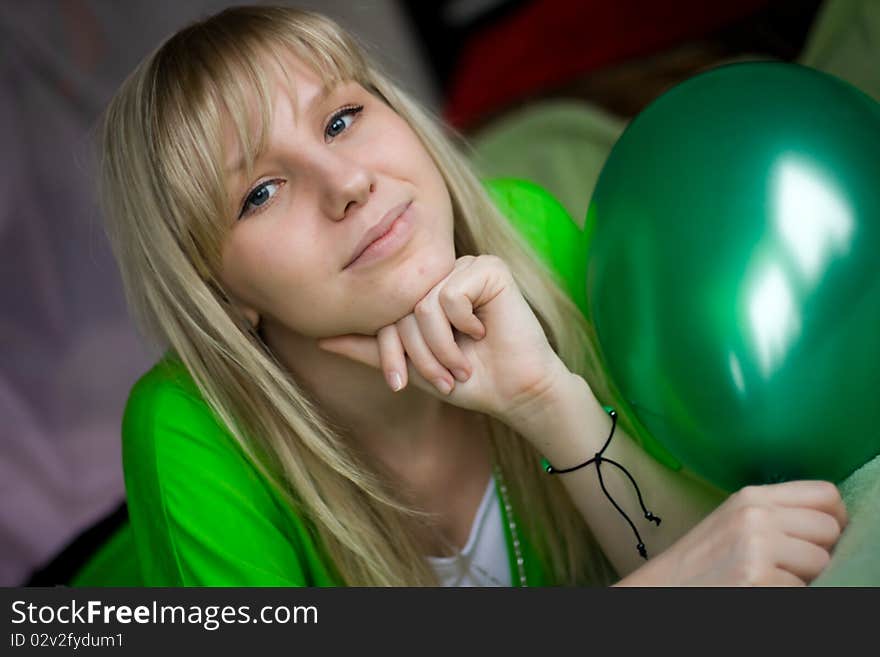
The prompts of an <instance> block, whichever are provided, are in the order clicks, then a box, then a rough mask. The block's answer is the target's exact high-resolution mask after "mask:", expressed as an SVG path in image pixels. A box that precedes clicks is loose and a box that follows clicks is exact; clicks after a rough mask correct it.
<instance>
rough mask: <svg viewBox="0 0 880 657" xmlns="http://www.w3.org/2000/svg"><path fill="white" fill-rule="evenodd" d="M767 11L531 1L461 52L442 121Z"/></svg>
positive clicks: (460, 121)
mask: <svg viewBox="0 0 880 657" xmlns="http://www.w3.org/2000/svg"><path fill="white" fill-rule="evenodd" d="M767 4H769V0H718V1H716V2H706V0H536V1H534V2H531V3H529V4H527V5H525V6H523V7H522V8H521V9H519V10H517V11H516V12H515V13H513V14H511V15H510V16H508V17H506V18H505V19H504V20H503V21H501V22H499V23H497V24H495V25H492V26H490V27H488V28H486V29H485V30H483V31H482V32H480V33H479V34H477V35H475V36H474V37H473V38H471V40H470V41H469V42H468V43H467V44H466V45H465V47H464V48H463V50H462V54H461V57H460V59H459V63H458V65H457V67H456V72H455V73H454V74H453V77H452V84H451V86H450V91H449V94H448V100H447V103H446V108H445V111H444V114H445V117H446V119H447V120H448V121H450V122H451V123H452V124H453V125H456V126H458V127H466V126H467V124H468V123H471V122H472V121H473V120H474V119H476V118H478V117H479V116H480V115H482V114H484V113H486V112H489V111H492V110H494V109H498V108H499V107H502V106H504V105H506V104H507V103H510V102H511V101H515V100H517V99H518V98H521V97H523V96H525V95H528V94H530V93H533V92H535V91H537V90H541V89H546V88H548V87H552V86H554V85H559V84H562V83H564V82H566V81H568V80H570V79H571V78H573V77H575V76H578V75H583V74H584V73H588V72H589V71H592V70H596V69H599V68H602V67H604V66H608V65H610V64H615V63H618V62H621V61H623V60H626V59H629V58H632V57H639V56H644V55H649V54H651V53H653V52H657V51H659V50H663V49H665V48H668V47H670V46H673V45H675V44H677V43H679V42H682V41H686V40H688V39H690V38H695V37H698V36H700V35H703V34H706V33H709V32H711V31H713V30H716V29H718V28H720V27H722V26H724V25H725V24H728V23H731V22H733V21H735V20H736V19H740V18H744V17H746V16H748V15H749V14H750V13H753V12H755V11H756V10H758V9H760V8H761V7H763V6H765V5H767Z"/></svg>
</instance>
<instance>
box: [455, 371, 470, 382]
mask: <svg viewBox="0 0 880 657" xmlns="http://www.w3.org/2000/svg"><path fill="white" fill-rule="evenodd" d="M452 374H453V375H455V378H456V379H458V380H459V381H462V382H464V381H467V380H468V377H469V375H468V373H467V372H465V371H464V370H452Z"/></svg>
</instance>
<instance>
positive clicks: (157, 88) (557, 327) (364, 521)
mask: <svg viewBox="0 0 880 657" xmlns="http://www.w3.org/2000/svg"><path fill="white" fill-rule="evenodd" d="M273 52H275V53H278V52H292V53H293V54H294V55H295V56H297V57H298V58H300V59H301V60H302V61H303V62H304V63H305V64H307V65H308V66H310V67H311V68H313V69H314V70H315V71H316V72H318V73H319V74H320V75H321V76H322V77H323V78H324V79H325V82H327V83H331V84H332V83H335V82H339V81H344V80H351V81H356V82H358V83H360V84H361V85H362V86H363V87H365V88H366V89H369V90H370V91H372V92H373V93H375V94H376V95H377V96H379V97H381V98H383V99H384V100H385V102H387V103H388V105H389V106H390V107H392V108H393V109H394V110H395V111H396V112H397V113H398V114H399V115H400V116H402V117H403V118H404V119H405V120H406V121H407V122H408V123H409V124H410V126H411V127H412V129H413V130H414V131H415V133H416V134H417V135H418V136H419V137H420V138H421V140H422V142H423V144H424V146H425V148H426V149H427V151H428V152H429V153H430V154H431V156H432V157H433V159H434V161H435V162H436V164H437V166H438V168H439V170H440V172H441V173H442V175H443V177H444V179H445V181H446V184H447V186H448V189H449V193H450V196H451V198H452V203H453V210H454V223H455V247H456V251H457V255H458V256H461V255H466V254H471V255H477V254H483V253H492V254H495V255H498V256H500V257H501V258H502V259H504V261H505V262H506V263H507V264H508V266H509V267H510V269H511V271H512V272H513V274H514V277H515V279H516V281H517V283H518V285H519V286H520V289H521V290H522V293H523V295H524V297H525V299H526V300H527V301H528V303H529V304H530V305H531V307H532V308H533V310H534V312H535V314H536V316H537V317H538V319H539V321H540V322H541V324H542V326H543V327H544V330H545V331H546V333H547V337H548V339H549V341H550V343H551V345H552V346H553V348H554V349H555V350H556V351H557V353H558V354H559V356H560V357H561V358H562V360H563V361H564V362H565V363H566V364H567V365H568V367H569V368H570V369H571V370H572V371H575V372H578V373H581V374H582V375H584V376H585V377H586V378H587V380H589V381H591V383H592V384H593V385H594V390H595V391H596V392H597V394H598V396H599V397H600V398H602V397H603V396H604V389H602V388H600V389H596V388H595V386H596V385H601V384H600V382H601V380H602V379H601V377H599V372H598V369H597V367H596V363H597V360H596V357H595V354H594V352H593V350H592V347H591V346H590V345H592V344H593V342H592V340H591V339H590V338H591V336H590V333H589V327H588V325H587V323H586V322H585V320H584V319H583V317H582V316H581V314H580V312H579V311H578V310H577V308H576V307H575V306H574V304H573V303H572V302H571V300H570V299H569V298H568V297H567V296H566V295H565V294H564V293H563V292H562V291H561V288H560V286H559V285H558V284H557V282H556V281H555V280H554V278H553V276H552V275H551V273H550V272H549V271H548V270H547V269H546V268H544V267H543V266H541V265H539V264H538V261H537V259H536V257H535V256H534V254H532V253H531V252H530V251H529V249H528V247H527V246H526V245H525V243H524V242H523V241H522V239H521V238H520V237H519V236H518V235H517V233H516V232H515V230H514V229H512V228H511V226H510V224H509V222H508V220H507V219H505V218H504V217H503V216H502V215H501V214H500V213H499V212H498V210H497V209H496V208H495V206H494V205H493V203H492V202H491V200H490V198H489V196H488V195H487V192H486V190H485V189H484V188H483V186H482V185H481V183H480V182H479V180H478V179H477V178H476V176H475V175H474V174H473V172H472V171H471V168H470V166H469V164H468V163H467V161H466V160H465V159H464V157H463V156H462V155H461V154H460V153H458V152H457V151H456V149H455V147H454V146H453V144H452V142H451V141H450V139H449V138H448V137H447V136H445V135H444V133H443V131H442V130H441V129H440V128H438V126H437V124H436V123H435V121H434V120H433V119H431V118H429V117H428V116H427V115H426V113H425V112H424V111H423V110H422V109H420V108H419V107H418V106H417V104H416V103H415V102H413V101H412V100H411V99H410V98H408V97H407V96H406V94H405V93H403V92H402V91H401V90H400V89H398V88H397V87H396V86H395V85H394V84H393V83H392V82H391V81H389V80H388V79H386V77H385V76H384V75H383V74H382V73H381V72H379V71H378V70H377V68H376V67H375V66H374V65H373V64H372V63H370V62H369V61H368V60H367V59H366V56H365V54H364V53H363V51H362V50H361V48H360V47H359V46H358V45H357V44H356V43H355V42H354V40H353V39H352V37H351V36H349V35H348V34H346V33H345V32H344V31H343V30H342V29H341V28H340V27H339V26H337V25H336V24H335V23H333V22H332V21H330V20H329V19H327V18H325V17H322V16H319V15H316V14H312V13H309V12H304V11H299V10H294V9H289V8H268V7H243V8H234V9H228V10H225V11H223V12H221V13H220V14H217V15H216V16H213V17H211V18H209V19H207V20H205V21H203V22H201V23H197V24H194V25H191V26H189V27H187V28H185V29H183V30H181V31H180V32H178V33H177V34H175V35H174V36H172V37H171V38H170V39H169V40H168V41H167V42H166V43H164V44H163V45H162V46H161V47H160V48H159V49H158V50H157V51H156V52H155V53H153V55H152V56H150V57H148V58H147V59H146V60H145V61H144V62H143V63H142V64H141V65H140V66H139V67H138V68H137V69H136V70H135V71H134V72H133V73H132V74H131V76H130V77H129V78H128V79H127V80H126V81H125V83H124V84H123V85H122V87H121V88H120V90H119V91H118V93H117V94H116V96H115V97H114V98H113V100H112V102H111V103H110V105H109V107H108V109H107V111H106V115H105V118H104V123H103V131H102V135H101V140H102V151H103V157H102V162H101V196H102V199H103V203H104V210H105V216H106V219H107V230H108V235H109V238H110V241H111V244H112V247H113V250H114V254H115V256H116V259H117V261H118V264H119V267H120V270H121V273H122V277H123V283H124V287H125V290H126V295H127V299H128V303H129V306H130V308H131V310H132V314H133V315H134V318H135V320H136V321H137V323H138V324H139V326H140V327H141V330H142V331H143V332H144V333H145V335H146V336H148V337H149V338H151V339H153V340H155V341H156V342H157V343H158V345H159V346H161V347H164V348H170V349H173V351H174V352H176V354H177V356H178V357H179V358H180V360H181V361H182V362H183V364H184V365H185V366H186V368H187V370H188V371H189V373H190V374H191V376H192V377H193V379H194V381H195V382H196V384H197V385H198V386H199V389H200V391H201V393H202V395H203V396H204V399H205V400H206V402H207V403H208V404H209V405H210V407H211V408H212V409H213V411H214V413H215V414H216V415H217V416H218V418H219V419H220V420H221V421H222V422H223V423H224V425H225V426H226V427H227V428H228V430H229V431H230V433H231V434H232V435H233V436H234V437H235V439H236V440H237V441H238V442H239V443H240V444H241V445H242V446H243V448H244V449H245V450H246V452H247V453H248V454H249V456H250V457H251V458H252V459H253V460H254V462H255V463H256V464H257V465H258V467H260V468H261V469H262V470H263V472H264V473H265V474H266V475H267V476H268V477H269V478H270V480H271V481H273V482H274V483H275V484H276V485H277V487H278V489H279V490H280V491H281V492H282V493H283V494H284V495H285V496H286V497H287V499H288V501H289V502H290V504H291V505H292V506H293V507H294V509H295V510H296V511H297V512H298V513H301V514H303V515H304V516H306V517H307V518H308V519H309V520H310V521H311V522H312V523H313V525H314V527H315V530H316V532H317V535H318V538H319V540H320V541H321V543H322V545H323V546H324V548H325V550H326V551H327V554H328V555H329V557H330V559H331V560H332V564H331V567H332V568H335V571H336V572H337V574H338V576H339V578H340V579H341V581H342V582H344V583H346V584H348V585H371V586H395V585H436V584H437V580H436V576H435V575H434V573H433V571H432V570H431V568H430V566H429V564H428V562H427V560H426V559H425V558H424V546H423V545H422V542H421V541H420V539H419V538H418V536H419V535H420V528H421V529H423V528H424V526H425V523H427V522H429V520H428V519H427V518H426V514H423V513H420V512H419V511H417V510H415V509H412V508H410V507H409V506H408V505H407V504H405V503H404V502H403V501H402V500H401V499H400V497H399V495H398V494H397V493H395V492H394V488H393V487H392V486H391V485H390V482H388V481H387V479H386V477H384V476H383V475H382V474H381V473H380V472H379V470H378V469H377V467H375V465H374V464H370V463H367V462H365V460H364V458H363V457H362V456H359V455H358V454H356V453H355V451H354V450H353V449H352V448H351V446H350V444H349V442H348V441H346V440H345V436H344V435H343V434H342V432H341V431H339V430H338V429H336V428H335V427H333V426H332V425H331V424H330V423H329V422H328V421H327V419H326V418H324V417H322V413H321V409H320V408H319V407H318V406H317V405H316V404H315V403H314V401H313V400H312V399H310V398H309V396H308V395H307V393H306V392H305V391H304V390H303V389H302V388H301V387H300V386H299V385H298V384H297V382H296V381H295V380H294V379H293V378H292V377H291V376H290V374H289V373H288V372H287V371H286V370H285V369H284V368H283V367H282V366H281V365H280V364H279V363H278V362H277V360H276V359H275V358H274V356H273V355H272V353H270V351H269V350H268V348H267V347H266V346H265V345H264V344H263V342H262V341H261V340H260V337H259V335H258V334H257V333H256V332H255V331H254V330H253V329H252V328H251V327H250V325H249V324H248V323H247V321H246V320H245V319H244V317H242V316H241V314H240V312H239V311H238V310H237V309H236V307H235V306H234V305H233V304H231V303H230V302H229V299H228V295H227V294H226V293H225V292H224V290H223V286H222V285H221V284H220V283H219V281H218V271H219V262H220V253H221V244H222V242H223V239H224V236H225V233H226V231H227V230H228V225H227V223H228V222H227V220H226V219H224V218H225V217H228V216H229V212H230V206H229V203H230V201H229V198H228V195H227V192H226V188H225V184H224V174H223V168H222V167H223V161H224V160H223V152H222V150H221V148H222V147H221V144H222V143H223V140H222V138H221V137H222V128H223V122H224V120H229V118H230V117H231V120H232V121H233V123H234V126H235V129H236V131H237V136H238V139H239V141H240V145H241V148H242V151H243V153H244V154H245V164H246V168H248V169H250V168H251V167H252V166H253V163H254V160H255V158H256V157H257V155H258V154H259V152H260V150H261V149H262V148H263V147H264V146H265V143H264V141H265V135H266V132H267V126H268V125H269V121H270V116H269V108H270V95H271V93H270V87H269V85H268V82H267V77H266V74H265V72H264V70H263V67H264V64H265V61H266V58H267V57H272V56H273V55H272V53H273ZM254 99H257V100H258V101H259V107H260V111H261V116H260V117H259V118H261V123H260V125H261V129H260V130H258V131H256V132H254V131H253V130H252V129H251V127H252V124H253V121H252V119H253V118H254V117H253V116H251V115H250V114H249V112H250V111H251V110H249V108H250V107H252V103H253V100H254ZM192 171H199V172H200V175H199V176H193V175H191V172H192ZM490 424H491V434H492V440H493V444H494V447H495V450H494V451H495V454H496V459H497V463H498V465H499V466H500V468H501V469H502V471H503V473H504V476H505V479H506V481H507V483H508V487H509V491H510V495H511V498H512V499H511V501H512V503H513V506H514V508H515V509H516V511H517V516H518V518H519V519H520V520H521V522H522V524H523V527H522V530H523V531H524V532H525V533H526V534H527V536H528V537H529V539H530V540H531V541H532V542H533V544H534V545H535V547H536V550H537V551H538V553H539V554H540V555H541V558H542V561H543V562H544V567H545V569H546V572H547V573H548V575H549V577H550V579H551V581H555V582H558V583H560V584H572V585H574V584H581V585H583V584H606V583H608V582H609V581H610V579H611V577H612V570H611V567H610V565H609V563H608V561H607V560H606V559H605V557H604V555H603V554H602V553H601V551H600V550H599V548H598V545H597V543H596V541H595V540H594V538H593V537H592V535H591V533H590V531H589V529H588V527H587V526H586V524H585V522H584V520H583V518H582V517H581V516H580V514H579V513H578V511H577V509H576V508H575V506H574V504H573V503H572V501H571V500H570V499H569V497H568V495H567V493H566V492H565V490H564V489H563V487H562V485H561V484H560V483H559V482H558V481H557V480H556V478H551V477H547V476H546V475H544V474H543V472H541V469H540V456H539V455H538V454H536V453H535V450H534V448H533V447H532V446H531V445H530V444H529V443H528V442H527V441H526V440H525V439H523V438H522V437H520V436H518V435H517V434H515V432H513V431H512V430H511V429H510V428H509V427H506V426H504V425H503V424H501V423H499V422H497V421H494V420H492V421H490Z"/></svg>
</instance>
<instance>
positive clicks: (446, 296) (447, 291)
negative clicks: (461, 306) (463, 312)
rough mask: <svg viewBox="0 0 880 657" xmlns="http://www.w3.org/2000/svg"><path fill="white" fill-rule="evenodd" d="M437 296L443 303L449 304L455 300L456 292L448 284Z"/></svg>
mask: <svg viewBox="0 0 880 657" xmlns="http://www.w3.org/2000/svg"><path fill="white" fill-rule="evenodd" d="M437 297H438V298H439V300H440V303H441V304H443V305H444V306H448V305H451V304H452V303H454V302H455V298H456V292H455V290H453V289H452V288H451V287H449V286H447V287H444V288H443V289H442V290H440V292H439V293H438V295H437Z"/></svg>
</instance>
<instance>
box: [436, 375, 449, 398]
mask: <svg viewBox="0 0 880 657" xmlns="http://www.w3.org/2000/svg"><path fill="white" fill-rule="evenodd" d="M434 386H435V387H436V388H437V390H439V391H440V392H442V393H443V394H444V395H448V394H449V393H450V392H452V384H450V383H449V381H447V380H446V379H434Z"/></svg>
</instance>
